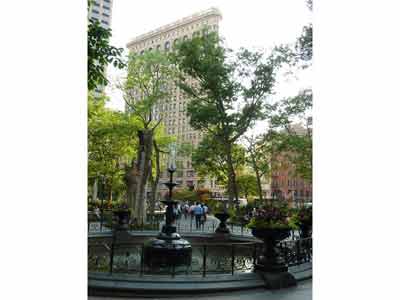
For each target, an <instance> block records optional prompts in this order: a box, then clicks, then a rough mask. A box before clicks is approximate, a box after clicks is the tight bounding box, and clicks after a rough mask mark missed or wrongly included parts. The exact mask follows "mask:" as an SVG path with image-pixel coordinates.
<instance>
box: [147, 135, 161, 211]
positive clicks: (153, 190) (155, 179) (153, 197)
mask: <svg viewBox="0 0 400 300" xmlns="http://www.w3.org/2000/svg"><path fill="white" fill-rule="evenodd" d="M153 146H154V150H155V159H156V176H155V177H153V173H152V172H151V173H150V183H151V198H150V212H151V214H154V211H155V207H156V201H157V186H158V183H159V181H160V174H161V168H160V149H159V148H158V145H157V142H156V141H153ZM151 171H153V169H151Z"/></svg>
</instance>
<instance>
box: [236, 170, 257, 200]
mask: <svg viewBox="0 0 400 300" xmlns="http://www.w3.org/2000/svg"><path fill="white" fill-rule="evenodd" d="M236 183H237V186H238V190H239V194H240V195H242V196H245V197H246V198H248V196H251V195H256V194H257V178H256V176H254V175H251V174H243V175H239V176H237V177H236Z"/></svg>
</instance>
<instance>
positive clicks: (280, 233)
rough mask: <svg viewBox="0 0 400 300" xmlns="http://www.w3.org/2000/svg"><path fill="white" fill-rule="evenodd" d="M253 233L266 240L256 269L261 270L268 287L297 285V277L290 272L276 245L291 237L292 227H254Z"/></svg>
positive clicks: (277, 287)
mask: <svg viewBox="0 0 400 300" xmlns="http://www.w3.org/2000/svg"><path fill="white" fill-rule="evenodd" d="M252 234H253V235H254V236H255V237H257V238H259V239H261V240H263V241H264V251H263V253H262V255H260V256H259V257H258V260H257V263H256V265H255V271H256V272H257V271H258V272H260V273H261V275H262V277H263V279H264V281H265V283H266V287H267V288H270V289H279V288H285V287H289V286H294V285H296V284H297V283H296V279H295V278H294V277H293V275H292V274H290V273H289V272H288V267H287V264H286V262H285V260H284V259H283V257H282V256H281V254H280V251H279V249H278V248H277V247H276V245H277V244H278V243H279V242H280V241H282V240H283V239H285V238H287V237H289V235H290V228H252Z"/></svg>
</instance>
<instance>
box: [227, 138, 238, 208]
mask: <svg viewBox="0 0 400 300" xmlns="http://www.w3.org/2000/svg"><path fill="white" fill-rule="evenodd" d="M225 145H226V146H225V149H226V158H227V165H228V193H229V206H231V207H232V206H233V205H232V204H233V200H234V199H235V201H236V208H239V195H238V190H237V185H236V174H235V168H234V167H233V160H232V145H231V143H229V142H228V143H226V144H225Z"/></svg>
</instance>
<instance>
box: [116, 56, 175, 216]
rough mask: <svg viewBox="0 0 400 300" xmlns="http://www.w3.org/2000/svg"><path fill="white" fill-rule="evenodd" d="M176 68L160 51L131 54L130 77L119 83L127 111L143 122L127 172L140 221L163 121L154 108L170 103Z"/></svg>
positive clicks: (130, 194)
mask: <svg viewBox="0 0 400 300" xmlns="http://www.w3.org/2000/svg"><path fill="white" fill-rule="evenodd" d="M174 70H175V68H174V66H173V65H172V64H171V63H170V62H169V61H168V58H167V56H165V55H164V54H162V53H160V52H159V51H154V52H146V53H145V54H143V55H136V54H131V55H130V56H129V60H128V64H127V76H126V78H125V79H124V80H123V83H121V84H119V85H118V86H119V88H120V89H121V91H122V92H123V97H124V100H125V102H126V107H127V114H128V115H131V116H135V117H136V118H138V119H139V120H140V123H141V129H140V130H139V131H138V132H137V134H138V138H139V149H138V153H137V158H136V160H132V163H131V165H130V166H129V167H128V168H127V174H126V182H127V186H128V192H127V194H128V203H129V205H130V206H131V207H132V208H133V217H135V218H137V219H138V220H140V219H141V220H143V221H144V220H145V218H146V209H145V187H146V184H147V182H148V180H149V177H150V174H151V173H152V167H151V160H152V156H153V148H154V134H155V131H156V129H157V128H158V127H159V126H160V124H161V122H162V120H163V118H162V115H161V114H159V115H156V113H155V108H156V107H157V105H163V104H164V103H167V102H168V99H169V96H170V94H171V92H170V88H169V86H170V83H171V82H172V81H173V78H174V77H173V76H174V74H175V71H174Z"/></svg>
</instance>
